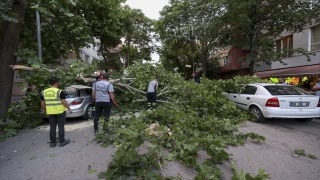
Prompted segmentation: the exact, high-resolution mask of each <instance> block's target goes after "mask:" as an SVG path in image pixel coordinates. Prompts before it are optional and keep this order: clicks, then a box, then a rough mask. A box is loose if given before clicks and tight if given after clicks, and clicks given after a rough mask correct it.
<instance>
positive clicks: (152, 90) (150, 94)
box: [147, 78, 158, 109]
mask: <svg viewBox="0 0 320 180" xmlns="http://www.w3.org/2000/svg"><path fill="white" fill-rule="evenodd" d="M157 90H158V79H157V78H155V79H154V80H152V81H150V82H149V85H148V90H147V102H148V105H147V109H150V108H151V107H152V108H155V107H156V101H157Z"/></svg>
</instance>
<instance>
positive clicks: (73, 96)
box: [65, 91, 79, 98]
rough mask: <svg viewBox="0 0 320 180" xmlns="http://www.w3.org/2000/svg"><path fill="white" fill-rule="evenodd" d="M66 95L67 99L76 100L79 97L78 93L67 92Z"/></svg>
mask: <svg viewBox="0 0 320 180" xmlns="http://www.w3.org/2000/svg"><path fill="white" fill-rule="evenodd" d="M65 93H66V98H76V97H78V96H79V95H78V94H79V92H78V91H65Z"/></svg>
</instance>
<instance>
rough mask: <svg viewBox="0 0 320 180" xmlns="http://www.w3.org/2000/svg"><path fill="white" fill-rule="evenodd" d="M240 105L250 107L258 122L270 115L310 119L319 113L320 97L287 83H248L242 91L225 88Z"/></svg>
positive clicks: (227, 95) (319, 115)
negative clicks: (231, 90)
mask: <svg viewBox="0 0 320 180" xmlns="http://www.w3.org/2000/svg"><path fill="white" fill-rule="evenodd" d="M223 94H224V95H225V96H226V98H227V99H229V100H230V101H233V102H235V103H236V105H237V107H239V108H240V109H244V110H249V111H250V112H251V113H252V114H253V115H254V117H255V118H256V120H257V122H263V121H265V120H266V119H268V118H290V119H291V118H294V119H297V120H298V121H302V122H309V121H312V119H313V118H317V117H320V97H319V96H314V95H312V94H310V93H308V92H306V91H305V90H303V89H301V88H298V87H296V86H291V85H286V84H267V83H255V84H248V85H246V86H245V87H244V89H243V90H242V91H241V92H240V93H236V92H224V93H223Z"/></svg>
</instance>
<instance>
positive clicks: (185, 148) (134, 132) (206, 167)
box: [96, 64, 265, 179]
mask: <svg viewBox="0 0 320 180" xmlns="http://www.w3.org/2000/svg"><path fill="white" fill-rule="evenodd" d="M131 68H132V69H131V70H132V72H138V73H136V74H131V73H129V74H130V75H131V76H130V77H135V78H136V79H137V81H135V83H134V84H132V86H134V87H136V88H139V89H140V90H143V89H145V88H146V87H147V82H148V80H149V79H150V78H146V77H150V76H153V75H157V77H158V79H159V82H160V87H161V90H160V91H161V92H160V93H159V95H160V94H161V93H164V92H163V90H164V89H165V90H166V93H165V94H163V95H164V96H165V97H163V96H162V95H161V96H160V97H159V99H162V100H165V99H166V100H167V101H168V102H167V103H161V104H158V107H157V108H156V109H155V110H153V111H143V112H142V114H141V115H140V116H135V115H133V112H134V111H129V112H128V111H127V112H126V113H125V114H120V118H119V119H116V118H111V119H110V120H109V122H108V123H106V122H105V121H104V120H103V119H102V120H101V126H102V128H101V129H106V130H107V131H104V130H102V131H100V132H99V133H98V134H96V136H97V139H98V141H99V142H100V143H101V144H102V146H103V147H107V146H108V145H110V144H112V145H114V146H115V147H116V154H115V155H114V159H113V161H112V162H110V163H109V165H108V169H107V170H106V172H102V173H100V175H99V177H100V178H106V179H128V178H130V177H135V178H138V179H148V178H149V179H156V178H157V179H165V178H166V179H177V178H178V177H167V176H166V175H165V173H164V172H163V171H162V170H163V168H162V166H163V163H164V162H165V161H172V160H178V161H180V162H181V163H183V164H184V165H186V166H188V167H191V168H194V169H196V170H197V171H198V172H199V173H198V174H197V176H196V177H195V179H219V177H220V176H221V175H222V172H221V171H220V170H219V169H218V168H217V167H216V166H215V164H216V163H221V162H222V161H223V160H227V159H228V158H229V156H230V155H229V154H228V153H227V152H226V151H225V150H224V149H225V148H226V147H227V146H229V145H237V144H244V141H245V140H246V139H247V138H252V139H256V140H257V141H258V142H260V140H262V141H263V140H265V138H264V137H262V136H260V135H258V134H255V133H247V134H243V133H239V132H238V125H239V124H240V123H241V122H243V121H245V120H247V119H249V118H250V116H249V114H246V113H244V112H243V111H241V110H239V109H237V108H236V106H235V104H234V103H233V102H230V101H228V100H227V99H226V98H225V97H224V96H223V95H222V92H223V91H224V90H226V89H228V88H232V89H241V88H242V86H241V85H240V84H242V83H249V82H257V81H261V80H260V79H259V78H257V77H246V78H241V77H237V78H236V79H235V80H227V81H223V80H214V81H212V80H208V79H205V78H203V79H202V82H201V83H200V84H198V83H195V82H193V81H184V80H182V77H180V76H179V75H178V74H177V73H171V72H165V73H160V72H161V71H162V67H161V66H160V67H154V66H148V65H147V66H146V65H142V64H135V65H134V66H132V67H131ZM153 72H154V73H153ZM143 74H146V76H143ZM122 96H126V95H125V94H122ZM126 104H127V105H126ZM126 104H124V106H128V104H129V103H126ZM134 106H135V110H141V109H142V110H143V109H144V108H145V104H144V105H143V104H140V105H138V104H134ZM154 123H155V124H159V125H158V126H157V127H156V128H154V129H151V126H150V125H151V124H153V125H154ZM200 150H204V151H205V152H206V153H207V154H208V156H209V157H208V159H207V160H206V161H205V162H203V163H199V162H198V161H197V157H198V153H199V151H200ZM141 152H142V153H141ZM155 169H156V170H155Z"/></svg>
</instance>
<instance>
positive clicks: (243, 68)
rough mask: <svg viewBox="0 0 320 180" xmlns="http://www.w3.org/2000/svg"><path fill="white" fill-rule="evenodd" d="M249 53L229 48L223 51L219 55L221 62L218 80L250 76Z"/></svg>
mask: <svg viewBox="0 0 320 180" xmlns="http://www.w3.org/2000/svg"><path fill="white" fill-rule="evenodd" d="M248 56H249V51H247V50H241V49H233V48H232V47H229V48H227V49H225V50H223V51H221V52H220V53H219V55H218V57H219V60H220V70H219V71H218V73H217V78H218V79H230V78H233V77H235V76H245V75H248V74H250V68H249V63H248V61H247V57H248Z"/></svg>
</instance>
